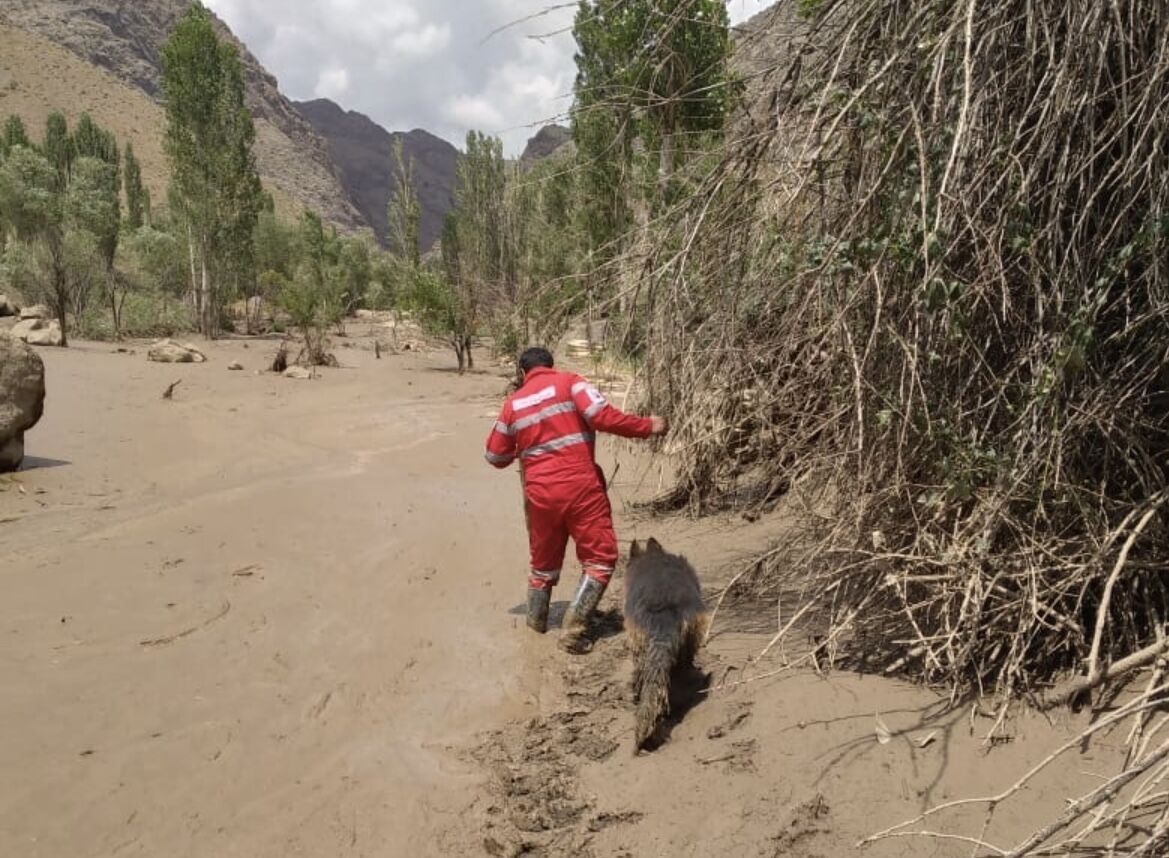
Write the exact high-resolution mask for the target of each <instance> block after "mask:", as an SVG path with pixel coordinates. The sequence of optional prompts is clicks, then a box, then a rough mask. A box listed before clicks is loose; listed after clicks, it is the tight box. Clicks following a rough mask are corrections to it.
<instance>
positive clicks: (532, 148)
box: [520, 125, 572, 163]
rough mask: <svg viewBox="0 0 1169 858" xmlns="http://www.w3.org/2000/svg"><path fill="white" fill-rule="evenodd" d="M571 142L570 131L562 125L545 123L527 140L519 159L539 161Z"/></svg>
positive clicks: (527, 161) (525, 161)
mask: <svg viewBox="0 0 1169 858" xmlns="http://www.w3.org/2000/svg"><path fill="white" fill-rule="evenodd" d="M571 142H572V132H571V131H570V130H569V129H567V128H565V127H564V126H563V125H545V126H544V127H543V128H541V129H540V130H539V131H537V132H536V136H535V137H532V138H530V139H529V140H528V145H527V146H525V147H524V153H523V154H522V155H520V161H521V162H524V163H530V162H532V161H541V160H543V159H544V158H547V157H549V156H551V155H552V154H554V153H555V152H557V151H558V150H559V149H560V148H561V147H562V146H565V145H567V144H569V143H571Z"/></svg>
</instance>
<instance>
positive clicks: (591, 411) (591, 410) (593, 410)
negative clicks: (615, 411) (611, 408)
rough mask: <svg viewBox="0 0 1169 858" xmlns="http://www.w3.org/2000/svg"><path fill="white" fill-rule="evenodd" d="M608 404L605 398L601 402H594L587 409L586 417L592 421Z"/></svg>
mask: <svg viewBox="0 0 1169 858" xmlns="http://www.w3.org/2000/svg"><path fill="white" fill-rule="evenodd" d="M608 404H609V403H608V402H605V400H603V399H602V400H601V401H600V402H594V403H593V404H592V405H590V406H589V407H588V408H587V409H586V410H585V413H584V419H585V420H588V421H589V422H592V419H593V418H594V417H596V416H597V415H598V414H600V413H601V410H602V409H603V408H604V407H605V406H606V405H608Z"/></svg>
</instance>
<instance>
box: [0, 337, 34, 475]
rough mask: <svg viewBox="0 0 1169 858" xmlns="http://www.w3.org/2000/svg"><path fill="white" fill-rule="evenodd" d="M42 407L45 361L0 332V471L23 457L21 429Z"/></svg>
mask: <svg viewBox="0 0 1169 858" xmlns="http://www.w3.org/2000/svg"><path fill="white" fill-rule="evenodd" d="M44 410H45V364H44V361H42V360H41V356H40V355H38V354H37V353H36V351H34V350H33V349H31V348H29V347H28V346H27V345H26V344H24V343H22V342H21V341H20V340H18V339H16V338H15V337H11V336H8V335H5V334H0V471H14V470H16V469H17V468H19V467H20V463H21V462H22V461H23V459H24V433H25V432H27V431H28V430H29V429H31V428H32V427H33V426H35V425H36V423H37V421H38V420H40V419H41V414H43V413H44Z"/></svg>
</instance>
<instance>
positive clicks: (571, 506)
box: [528, 478, 617, 584]
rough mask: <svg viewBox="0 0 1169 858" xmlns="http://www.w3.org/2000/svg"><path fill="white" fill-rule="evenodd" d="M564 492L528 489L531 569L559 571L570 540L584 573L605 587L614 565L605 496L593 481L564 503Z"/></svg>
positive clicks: (561, 487) (560, 487) (613, 537)
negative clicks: (573, 544) (574, 545)
mask: <svg viewBox="0 0 1169 858" xmlns="http://www.w3.org/2000/svg"><path fill="white" fill-rule="evenodd" d="M565 488H566V487H565V486H564V485H558V486H552V487H549V488H547V489H546V488H544V487H541V486H540V485H538V484H537V485H532V484H529V485H528V541H529V545H530V547H531V552H532V562H531V566H532V569H559V568H561V567H562V566H563V565H564V553H565V550H566V548H567V547H568V538H569V537H570V536H571V537H572V541H573V542H574V543H575V544H576V557H577V560H578V561H580V565H581V567H582V569H583V571H584V573H585V574H586V575H588V576H589V577H590V578H595V579H596V580H597V581H599V582H600V583H602V584H608V583H609V579H610V578H611V577H612V576H613V569H614V567H615V566H616V565H617V535H616V534H615V533H614V532H613V513H612V510H611V508H610V506H609V496H608V494H607V493H606V492H605V489H604V487H603V486H602V485H601V483H600V481H599V480H597V479H595V478H592V479H589V480H588V481H587V482H586V483H585V484H584V485H582V486H580V488H578V489H577V490H576V492H575V493H573V494H569V495H568V499H567V500H564V499H563V498H564V496H565V494H568V493H567V492H565ZM570 490H571V489H570ZM534 575H535V573H533V578H534Z"/></svg>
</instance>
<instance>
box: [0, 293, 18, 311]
mask: <svg viewBox="0 0 1169 858" xmlns="http://www.w3.org/2000/svg"><path fill="white" fill-rule="evenodd" d="M19 315H20V306H19V305H18V304H17V303H16V302H15V301H13V300H12V299H11V298H9V297H8V296H7V295H3V294H0V316H19Z"/></svg>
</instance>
